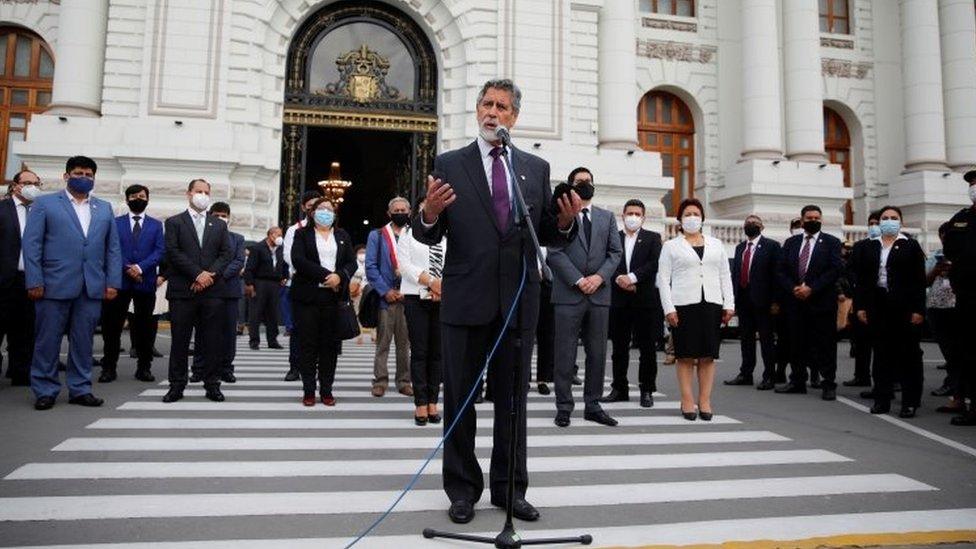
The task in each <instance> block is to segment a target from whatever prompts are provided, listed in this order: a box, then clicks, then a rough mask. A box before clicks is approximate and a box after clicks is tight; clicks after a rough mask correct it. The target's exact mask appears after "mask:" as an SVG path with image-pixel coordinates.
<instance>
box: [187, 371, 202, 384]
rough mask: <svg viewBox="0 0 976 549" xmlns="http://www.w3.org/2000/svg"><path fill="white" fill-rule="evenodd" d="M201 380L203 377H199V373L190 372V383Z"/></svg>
mask: <svg viewBox="0 0 976 549" xmlns="http://www.w3.org/2000/svg"><path fill="white" fill-rule="evenodd" d="M201 381H203V377H201V376H200V374H197V373H191V374H190V383H200V382H201Z"/></svg>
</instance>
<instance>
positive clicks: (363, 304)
mask: <svg viewBox="0 0 976 549" xmlns="http://www.w3.org/2000/svg"><path fill="white" fill-rule="evenodd" d="M379 323H380V294H379V293H377V291H376V290H375V289H373V287H372V286H369V285H367V286H366V287H365V288H363V297H362V299H360V300H359V325H360V326H362V327H363V328H375V327H376V326H377V325H378V324H379Z"/></svg>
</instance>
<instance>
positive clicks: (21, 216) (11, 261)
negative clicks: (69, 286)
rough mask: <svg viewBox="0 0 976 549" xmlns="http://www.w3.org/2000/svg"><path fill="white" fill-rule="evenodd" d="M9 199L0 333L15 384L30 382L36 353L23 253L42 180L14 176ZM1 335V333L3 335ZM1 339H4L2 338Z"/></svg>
mask: <svg viewBox="0 0 976 549" xmlns="http://www.w3.org/2000/svg"><path fill="white" fill-rule="evenodd" d="M13 181H14V182H13V185H11V186H10V198H9V199H8V200H0V311H3V312H2V314H0V334H6V336H7V355H8V357H9V359H10V363H9V364H8V366H7V377H8V378H10V382H11V384H12V385H14V386H21V387H26V386H28V385H30V363H31V354H32V353H33V352H34V303H33V302H32V301H31V300H29V299H27V288H26V287H25V286H24V255H23V253H21V246H20V242H21V237H22V236H23V234H24V228H25V227H26V226H27V214H28V212H29V211H30V208H31V205H32V203H33V202H34V199H35V198H37V197H38V196H39V195H40V192H41V180H40V178H38V177H37V174H36V173H34V172H32V171H30V170H23V171H21V172H20V173H18V174H16V175H15V176H14V180H13ZM0 338H2V336H0ZM0 340H2V339H0Z"/></svg>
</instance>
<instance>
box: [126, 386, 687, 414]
mask: <svg viewBox="0 0 976 549" xmlns="http://www.w3.org/2000/svg"><path fill="white" fill-rule="evenodd" d="M340 386H341V387H343V389H333V391H332V396H334V397H336V398H359V397H363V398H370V399H371V400H372V401H373V402H375V403H376V404H383V401H385V400H386V399H387V398H388V399H389V400H396V401H400V402H404V401H406V402H411V403H412V402H413V397H408V396H404V395H401V394H400V393H391V394H390V395H389V396H388V397H383V399H378V398H375V397H372V396H371V395H370V393H369V389H368V388H364V387H355V388H353V389H349V388H348V387H350V386H349V385H348V384H336V385H335V387H340ZM228 387H231V386H228V385H225V386H224V387H222V388H221V392H222V393H224V396H225V397H228V398H231V397H234V398H238V397H240V398H293V399H298V398H300V397H301V396H302V391H301V388H300V387H295V388H292V389H230V388H228ZM165 394H166V389H146V390H145V391H143V392H141V393H139V396H140V397H161V396H163V395H165ZM205 394H206V391H204V390H203V389H192V388H191V389H184V390H183V396H185V397H202V396H204V395H205ZM528 398H529V400H533V399H536V400H547V401H551V402H555V399H554V397H553V396H552V395H551V394H550V395H540V394H538V393H535V392H532V393H529V395H528ZM637 402H638V401H637V400H636V399H635V400H630V401H627V402H621V403H617V402H609V403H602V404H601V406H603V407H607V405H608V404H626V405H627V406H624V407H626V408H638V405H637ZM394 405H395V406H396V408H391V409H402V405H401V404H399V403H395V404H394ZM654 406H655V407H657V408H660V409H666V410H677V409H678V408H677V407H676V402H655V404H654ZM550 407H552V405H551V406H550ZM612 407H613V406H611V408H612ZM540 409H541V408H540Z"/></svg>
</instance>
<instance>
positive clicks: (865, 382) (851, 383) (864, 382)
mask: <svg viewBox="0 0 976 549" xmlns="http://www.w3.org/2000/svg"><path fill="white" fill-rule="evenodd" d="M841 385H843V386H844V387H870V386H871V380H870V379H857V378H856V377H855V378H854V379H848V380H847V381H845V382H844V383H842V384H841Z"/></svg>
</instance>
